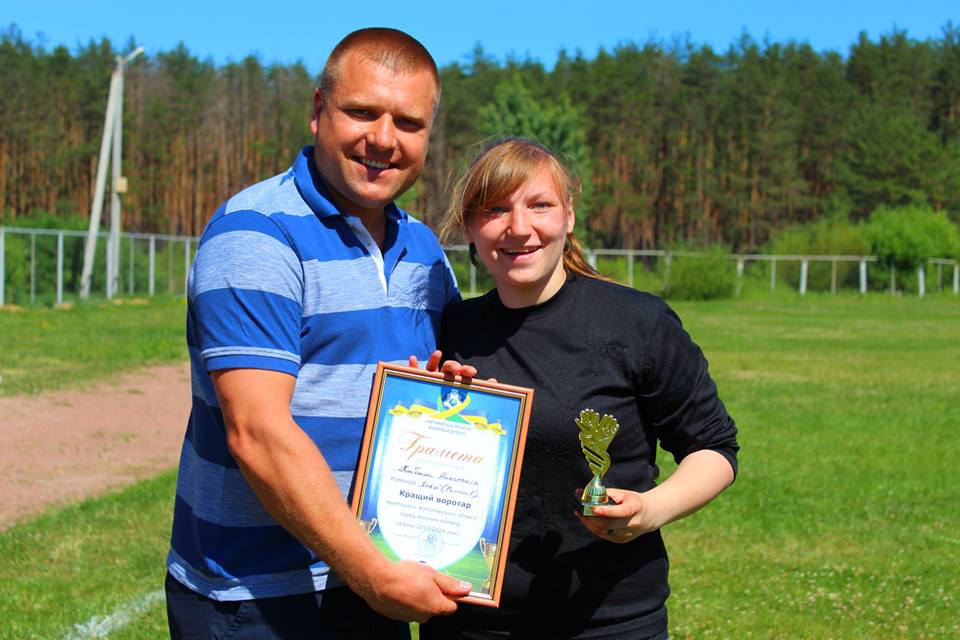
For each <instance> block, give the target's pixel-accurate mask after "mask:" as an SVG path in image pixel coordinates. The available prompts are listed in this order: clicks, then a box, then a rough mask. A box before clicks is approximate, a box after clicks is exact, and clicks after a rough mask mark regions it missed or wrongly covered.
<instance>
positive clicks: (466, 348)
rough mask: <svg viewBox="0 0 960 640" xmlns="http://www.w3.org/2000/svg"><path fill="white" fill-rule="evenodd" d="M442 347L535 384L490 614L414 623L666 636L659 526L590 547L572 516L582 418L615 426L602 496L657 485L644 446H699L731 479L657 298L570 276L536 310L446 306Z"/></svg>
mask: <svg viewBox="0 0 960 640" xmlns="http://www.w3.org/2000/svg"><path fill="white" fill-rule="evenodd" d="M440 348H441V349H442V350H443V354H444V358H445V359H447V358H452V359H455V360H458V361H460V362H462V363H465V364H471V365H473V366H475V367H476V368H477V371H478V374H479V375H480V376H481V377H483V378H488V377H494V378H496V379H497V380H499V381H501V382H504V383H508V384H514V385H520V386H526V387H533V388H534V389H535V395H534V400H533V407H532V414H531V420H530V425H529V431H528V436H527V445H526V452H525V455H524V461H523V470H522V474H521V479H520V486H519V490H518V494H517V504H516V512H515V515H514V521H513V532H512V536H511V544H510V551H509V556H508V562H507V566H506V572H505V574H504V588H503V597H502V600H501V607H500V609H491V608H487V607H478V606H472V605H461V606H460V609H459V611H458V612H457V613H456V614H455V615H454V616H452V617H445V618H438V619H436V620H435V621H431V622H430V623H428V624H427V625H424V626H423V627H422V629H421V634H422V635H421V637H422V638H424V640H429V638H433V637H456V636H448V634H447V632H446V631H444V630H453V629H461V630H465V629H478V630H479V629H489V630H504V631H511V632H512V635H511V636H506V637H514V638H525V637H530V638H546V637H550V638H566V637H571V638H572V637H577V638H591V637H638V638H645V637H650V636H653V635H656V634H658V633H662V632H663V631H664V630H665V629H666V621H667V614H666V607H665V602H666V599H667V596H668V595H669V587H668V585H667V565H668V562H667V554H666V550H665V548H664V546H663V540H662V538H661V536H660V532H659V531H654V532H651V533H649V534H646V535H644V536H640V537H638V538H636V539H635V540H633V541H631V542H629V543H627V544H614V543H611V542H607V541H605V540H600V539H598V538H596V537H595V536H593V535H592V534H591V533H590V532H588V531H587V530H586V529H585V528H584V527H583V525H581V524H580V522H579V521H578V520H577V519H576V518H575V517H574V515H573V514H574V512H575V511H576V510H577V509H578V508H579V502H578V499H577V496H576V494H575V490H576V489H577V488H578V487H583V486H585V484H586V483H587V482H589V480H590V478H591V477H592V473H591V471H590V469H589V467H588V466H587V463H586V461H585V460H584V457H583V454H582V453H581V451H580V442H579V438H578V434H579V430H578V428H577V426H576V424H575V423H574V418H575V417H577V416H578V415H579V413H580V411H581V410H582V409H588V408H589V409H594V410H595V411H597V412H599V413H601V414H604V413H608V414H610V415H612V416H614V417H615V418H617V420H618V421H619V422H620V430H619V432H618V433H617V435H616V437H615V438H614V439H613V442H612V443H611V444H610V448H609V453H610V457H611V459H612V465H611V468H610V470H609V472H608V473H607V474H606V476H604V479H603V483H604V484H605V485H606V486H608V487H617V488H621V489H631V490H634V491H646V490H649V489H651V488H652V487H653V486H654V485H655V479H656V477H657V475H658V474H659V469H658V468H657V466H656V443H657V441H658V440H659V441H660V443H661V444H662V446H663V448H664V449H666V450H667V451H670V452H671V453H672V454H673V455H674V457H675V458H676V459H677V460H678V461H679V460H681V459H682V458H683V457H684V456H686V455H687V454H689V453H691V452H693V451H697V450H700V449H714V450H716V451H718V452H720V453H721V454H723V455H724V456H725V457H726V458H727V459H728V460H729V461H730V464H731V465H732V466H733V468H734V470H736V452H737V443H736V427H735V426H734V423H733V420H732V419H731V418H730V416H729V415H728V414H727V412H726V410H725V409H724V407H723V404H722V402H721V401H720V399H719V398H718V397H717V391H716V386H715V385H714V383H713V381H712V380H711V379H710V376H709V374H708V372H707V362H706V360H705V358H704V357H703V353H702V352H701V351H700V349H699V347H697V345H696V344H694V343H693V341H692V340H691V339H690V337H689V336H688V335H687V333H686V332H685V331H684V330H683V328H682V327H681V325H680V321H679V319H678V318H677V316H676V315H675V314H674V313H673V311H672V310H671V309H670V308H669V307H668V306H667V305H666V304H665V303H664V302H663V301H662V300H660V299H659V298H657V297H656V296H653V295H650V294H646V293H642V292H639V291H635V290H633V289H629V288H627V287H623V286H620V285H616V284H612V283H607V282H603V281H600V280H595V279H592V278H583V277H571V278H569V279H568V280H567V282H566V283H565V284H564V286H563V287H562V288H561V289H560V291H559V292H558V293H557V294H556V295H555V296H554V297H553V298H551V299H550V300H548V301H547V302H545V303H543V304H541V305H537V306H535V307H528V308H524V309H510V308H507V307H504V306H503V304H501V303H500V299H499V297H498V295H497V293H496V291H495V290H494V291H491V292H489V293H488V294H486V295H484V296H482V297H479V298H475V299H473V300H467V301H464V302H461V303H459V304H457V305H454V306H452V307H450V308H448V309H447V311H446V312H445V315H444V319H443V330H442V334H441V339H440Z"/></svg>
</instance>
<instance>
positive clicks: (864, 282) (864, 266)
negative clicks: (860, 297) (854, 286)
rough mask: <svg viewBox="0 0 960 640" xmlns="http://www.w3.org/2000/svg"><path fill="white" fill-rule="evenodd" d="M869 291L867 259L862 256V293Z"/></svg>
mask: <svg viewBox="0 0 960 640" xmlns="http://www.w3.org/2000/svg"><path fill="white" fill-rule="evenodd" d="M866 292H867V261H866V260H864V259H863V258H860V293H866Z"/></svg>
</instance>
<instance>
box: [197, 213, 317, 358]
mask: <svg viewBox="0 0 960 640" xmlns="http://www.w3.org/2000/svg"><path fill="white" fill-rule="evenodd" d="M302 294H303V269H302V267H301V262H300V259H299V258H298V256H297V255H296V253H295V252H294V250H293V249H292V247H291V246H290V243H289V241H288V239H287V238H286V236H285V235H284V234H283V232H282V231H281V230H280V229H279V228H278V227H277V226H276V225H275V224H274V223H273V222H272V221H271V220H270V219H269V218H268V217H267V216H264V215H262V214H260V213H257V212H254V211H240V212H236V213H231V214H230V215H228V216H224V217H222V218H220V219H219V220H217V221H215V222H214V223H213V224H211V225H210V227H209V228H208V229H207V231H206V232H205V233H204V238H203V240H202V241H201V243H200V246H199V247H198V249H197V256H196V258H195V260H194V264H193V268H192V271H191V277H190V307H191V309H190V317H191V320H192V321H193V324H194V325H195V326H194V328H193V334H194V340H195V342H196V343H197V346H196V348H198V349H199V350H200V355H201V357H202V359H203V362H204V366H205V367H206V370H207V371H208V372H209V371H214V370H218V369H233V368H244V369H267V370H274V371H281V372H284V373H289V374H290V375H294V376H296V375H297V372H298V370H299V367H300V325H301V323H300V317H301V308H302V300H303V295H302Z"/></svg>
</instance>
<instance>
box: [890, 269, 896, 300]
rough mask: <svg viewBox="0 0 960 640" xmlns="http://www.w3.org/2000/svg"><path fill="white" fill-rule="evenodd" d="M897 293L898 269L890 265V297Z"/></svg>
mask: <svg viewBox="0 0 960 640" xmlns="http://www.w3.org/2000/svg"><path fill="white" fill-rule="evenodd" d="M896 292H897V268H896V267H895V266H893V265H890V295H893V294H895V293H896Z"/></svg>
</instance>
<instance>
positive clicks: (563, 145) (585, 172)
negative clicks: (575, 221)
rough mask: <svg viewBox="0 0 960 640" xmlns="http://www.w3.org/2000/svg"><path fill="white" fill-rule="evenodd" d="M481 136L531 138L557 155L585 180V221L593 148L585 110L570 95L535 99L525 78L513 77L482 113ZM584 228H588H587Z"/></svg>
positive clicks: (581, 206) (581, 207) (580, 207)
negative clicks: (588, 143) (589, 139)
mask: <svg viewBox="0 0 960 640" xmlns="http://www.w3.org/2000/svg"><path fill="white" fill-rule="evenodd" d="M479 115H480V133H481V134H482V135H483V136H485V137H495V136H506V135H515V136H523V137H525V138H530V139H531V140H535V141H537V142H540V143H542V144H544V145H546V146H547V148H549V149H550V150H551V151H553V152H554V153H556V154H557V155H558V156H559V157H560V158H561V159H562V160H563V161H564V162H565V163H566V164H567V165H568V166H569V167H570V169H571V170H572V171H573V172H574V174H575V175H577V176H579V177H580V179H581V181H582V188H583V195H582V197H581V200H580V202H579V203H578V207H577V209H576V211H577V212H580V211H583V212H584V213H582V214H578V218H580V220H581V224H583V222H582V220H583V218H584V214H585V212H586V211H587V210H588V209H589V207H590V193H591V191H592V187H591V182H590V147H589V146H588V145H587V140H586V132H585V131H584V128H583V124H582V121H583V111H582V109H579V108H577V107H575V106H574V105H573V103H572V102H571V101H570V98H569V97H568V96H562V97H561V98H560V99H559V100H557V99H553V98H550V97H546V98H539V99H538V98H536V97H534V95H533V94H532V93H531V91H530V89H528V88H527V85H526V83H525V82H524V79H523V78H522V77H521V76H520V75H519V74H514V75H512V76H510V77H509V78H507V79H506V80H504V81H502V82H500V83H499V84H498V85H497V86H496V87H495V88H494V91H493V102H491V103H489V104H486V105H483V106H481V107H480V110H479ZM584 228H585V227H584Z"/></svg>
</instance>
